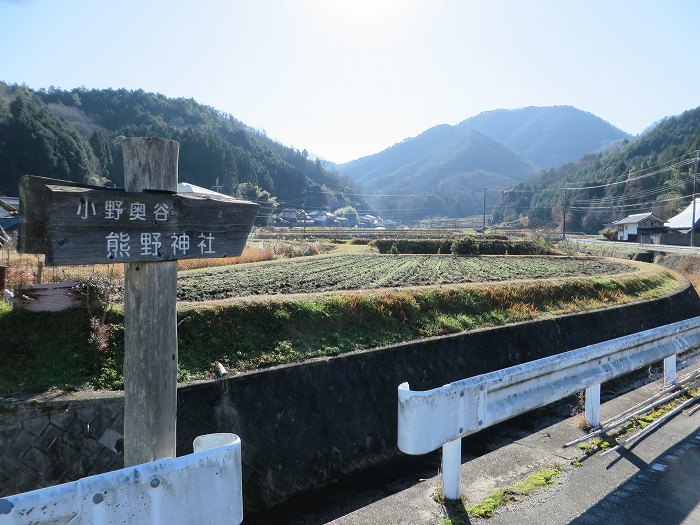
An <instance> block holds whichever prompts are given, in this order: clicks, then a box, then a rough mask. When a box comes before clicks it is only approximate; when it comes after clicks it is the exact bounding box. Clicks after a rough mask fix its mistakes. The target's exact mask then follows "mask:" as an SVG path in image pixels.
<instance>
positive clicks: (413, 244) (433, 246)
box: [370, 236, 551, 255]
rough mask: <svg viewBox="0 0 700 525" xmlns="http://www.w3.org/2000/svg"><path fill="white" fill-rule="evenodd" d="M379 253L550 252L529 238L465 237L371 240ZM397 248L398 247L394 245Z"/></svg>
mask: <svg viewBox="0 0 700 525" xmlns="http://www.w3.org/2000/svg"><path fill="white" fill-rule="evenodd" d="M370 245H371V246H374V247H375V248H377V249H378V250H379V253H397V252H398V253H406V254H438V253H443V254H444V253H454V254H457V255H540V254H543V253H551V249H550V248H549V246H546V245H543V244H542V243H538V242H535V241H529V240H512V239H498V238H492V237H486V238H479V237H470V236H465V237H461V238H459V239H457V240H450V239H376V240H373V241H371V242H370ZM392 247H395V248H392Z"/></svg>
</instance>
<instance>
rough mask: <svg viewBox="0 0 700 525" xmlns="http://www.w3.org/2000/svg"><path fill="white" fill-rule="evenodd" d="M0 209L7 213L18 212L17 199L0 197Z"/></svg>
mask: <svg viewBox="0 0 700 525" xmlns="http://www.w3.org/2000/svg"><path fill="white" fill-rule="evenodd" d="M0 208H2V209H3V210H5V211H7V212H8V213H14V212H16V211H18V210H19V197H1V196H0Z"/></svg>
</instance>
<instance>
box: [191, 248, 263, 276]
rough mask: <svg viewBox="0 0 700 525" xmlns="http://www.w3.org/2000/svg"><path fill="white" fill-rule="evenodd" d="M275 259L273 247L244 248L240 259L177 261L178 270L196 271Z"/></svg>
mask: <svg viewBox="0 0 700 525" xmlns="http://www.w3.org/2000/svg"><path fill="white" fill-rule="evenodd" d="M274 258H275V252H274V250H273V248H272V247H268V248H249V247H247V246H246V247H245V248H243V253H242V254H241V255H240V256H238V257H226V258H216V259H182V260H180V261H177V269H178V271H180V270H196V269H198V268H213V267H216V266H229V265H232V264H241V263H255V262H261V261H271V260H272V259H274Z"/></svg>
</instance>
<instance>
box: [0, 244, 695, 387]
mask: <svg viewBox="0 0 700 525" xmlns="http://www.w3.org/2000/svg"><path fill="white" fill-rule="evenodd" d="M362 261H364V263H363V262H362ZM363 264H366V266H363ZM460 265H461V266H460ZM313 268H315V270H314V271H312V269H313ZM438 270H439V271H438ZM431 272H432V275H433V276H434V279H433V280H432V281H430V280H429V279H427V277H426V275H428V274H430V273H431ZM489 275H490V276H489ZM518 277H520V279H521V280H515V279H516V278H518ZM523 278H524V280H522V279H523ZM489 279H490V280H489ZM495 281H499V282H495ZM447 283H450V284H447ZM455 283H456V284H455ZM426 284H432V286H424V285H426ZM421 285H422V286H421ZM680 285H681V282H680V281H679V280H678V279H677V278H676V277H675V276H674V275H673V274H672V273H670V272H668V271H666V270H664V269H663V268H661V267H659V266H653V265H642V264H639V263H637V264H634V263H626V262H620V261H610V260H600V259H585V258H584V259H582V258H568V259H567V258H552V257H522V258H519V257H508V258H499V257H496V258H490V257H489V258H464V257H450V256H437V257H426V256H400V257H392V256H374V257H371V256H370V257H366V256H339V257H314V258H308V259H296V260H291V261H280V262H267V263H261V264H253V265H239V266H236V267H230V268H220V269H217V270H198V271H193V272H185V273H183V275H182V276H181V279H180V291H179V295H180V297H181V298H182V299H183V300H185V299H207V300H204V301H199V302H193V301H183V302H181V303H180V304H179V306H178V320H179V326H178V340H179V343H178V344H179V371H180V374H179V380H180V381H188V380H194V379H203V378H206V377H211V376H212V366H213V363H214V362H215V361H219V362H221V363H223V364H224V366H226V367H227V368H228V369H229V371H231V372H235V371H242V370H250V369H255V368H261V367H267V366H273V365H277V364H284V363H291V362H297V361H303V360H306V359H310V358H314V357H322V356H333V355H337V354H340V353H343V352H348V351H352V350H356V349H362V348H372V347H376V346H382V345H387V344H392V343H397V342H402V341H409V340H413V339H418V338H425V337H433V336H439V335H445V334H451V333H457V332H460V331H464V330H470V329H474V328H479V327H484V326H498V325H503V324H507V323H512V322H518V321H525V320H531V319H536V318H539V317H542V316H552V315H557V314H561V313H568V312H575V311H582V310H589V309H595V308H601V307H606V306H612V305H619V304H624V303H629V302H633V301H638V300H642V299H647V298H653V297H659V296H662V295H665V294H667V293H669V292H671V291H672V290H674V289H676V288H678V287H679V286H680ZM387 287H389V288H387ZM390 287H395V288H393V289H392V288H390ZM353 288H354V290H353ZM357 288H362V290H358V289H357ZM367 288H375V289H374V290H367ZM348 289H350V291H341V290H348ZM282 292H293V294H289V293H287V294H285V293H282ZM309 292H315V293H309ZM261 293H264V294H274V295H265V296H260V295H256V294H261ZM232 295H237V296H238V297H232ZM217 297H222V298H225V299H221V300H211V299H212V298H217ZM93 314H94V312H93ZM0 341H3V349H2V350H3V358H4V359H2V360H1V361H0V394H4V395H8V394H11V393H15V392H37V391H45V390H47V389H51V388H69V389H70V388H81V389H82V388H98V389H99V388H107V389H119V388H121V387H122V385H123V377H122V360H123V310H122V308H121V307H120V306H116V307H112V309H111V310H110V311H109V312H108V313H107V316H106V324H105V325H104V326H103V327H102V328H100V330H95V327H94V326H93V327H91V324H90V316H89V315H88V313H87V312H86V311H85V310H83V309H74V310H70V311H66V312H60V313H31V312H25V311H16V310H11V309H10V308H9V307H0Z"/></svg>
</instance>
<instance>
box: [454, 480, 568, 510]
mask: <svg viewBox="0 0 700 525" xmlns="http://www.w3.org/2000/svg"><path fill="white" fill-rule="evenodd" d="M560 473H561V470H560V469H558V468H549V469H544V470H541V471H539V472H537V473H535V474H531V475H530V476H528V477H526V478H525V479H524V480H522V481H518V482H517V483H515V484H513V485H511V486H509V487H505V488H499V489H495V490H494V491H492V492H491V493H490V494H489V495H488V496H486V497H485V498H484V499H483V500H481V501H480V502H478V503H474V504H472V505H467V506H466V510H467V513H468V514H469V515H470V516H471V517H474V518H490V517H491V516H493V513H494V511H495V510H496V509H497V508H498V507H501V506H502V505H505V504H506V503H508V502H510V501H515V500H517V498H518V496H527V495H529V494H532V493H533V492H535V491H536V490H539V489H541V488H542V487H545V486H547V485H551V484H552V483H554V479H555V478H556V477H557V476H558V475H559V474H560Z"/></svg>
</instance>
